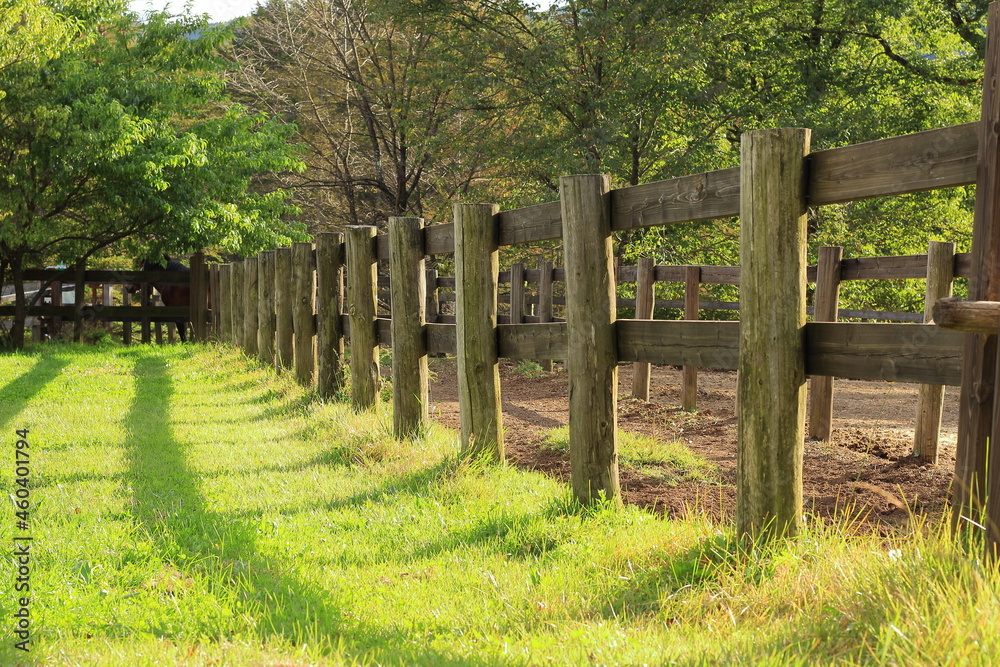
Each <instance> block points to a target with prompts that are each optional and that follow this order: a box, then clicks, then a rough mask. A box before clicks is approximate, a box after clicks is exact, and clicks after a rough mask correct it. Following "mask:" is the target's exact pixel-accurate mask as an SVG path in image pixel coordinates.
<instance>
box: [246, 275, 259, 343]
mask: <svg viewBox="0 0 1000 667" xmlns="http://www.w3.org/2000/svg"><path fill="white" fill-rule="evenodd" d="M259 292H260V285H259V284H258V282H257V258H256V257H247V258H246V259H244V260H243V327H244V329H243V351H244V352H246V354H247V356H248V357H256V356H257V313H258V303H257V302H258V301H259V299H260V294H259Z"/></svg>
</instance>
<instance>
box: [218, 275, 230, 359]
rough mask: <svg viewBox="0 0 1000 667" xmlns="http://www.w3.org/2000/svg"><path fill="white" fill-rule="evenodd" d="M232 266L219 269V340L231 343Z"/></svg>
mask: <svg viewBox="0 0 1000 667" xmlns="http://www.w3.org/2000/svg"><path fill="white" fill-rule="evenodd" d="M232 271H233V266H232V264H223V265H222V266H220V267H219V338H220V339H221V340H222V341H223V342H224V343H229V344H230V345H231V344H232V343H233V291H232V289H233V285H232Z"/></svg>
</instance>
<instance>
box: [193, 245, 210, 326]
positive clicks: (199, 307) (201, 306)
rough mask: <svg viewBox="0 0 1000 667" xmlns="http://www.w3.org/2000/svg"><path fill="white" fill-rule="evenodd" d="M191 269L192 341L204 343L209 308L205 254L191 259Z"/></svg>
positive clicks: (197, 253)
mask: <svg viewBox="0 0 1000 667" xmlns="http://www.w3.org/2000/svg"><path fill="white" fill-rule="evenodd" d="M190 269H191V273H190V276H191V284H190V290H191V328H192V329H193V331H192V332H191V338H192V340H196V341H200V342H204V341H205V339H206V338H207V336H206V331H205V320H206V317H205V316H206V312H205V311H206V310H207V307H208V274H207V271H206V270H205V253H202V252H196V253H195V254H193V255H191V258H190Z"/></svg>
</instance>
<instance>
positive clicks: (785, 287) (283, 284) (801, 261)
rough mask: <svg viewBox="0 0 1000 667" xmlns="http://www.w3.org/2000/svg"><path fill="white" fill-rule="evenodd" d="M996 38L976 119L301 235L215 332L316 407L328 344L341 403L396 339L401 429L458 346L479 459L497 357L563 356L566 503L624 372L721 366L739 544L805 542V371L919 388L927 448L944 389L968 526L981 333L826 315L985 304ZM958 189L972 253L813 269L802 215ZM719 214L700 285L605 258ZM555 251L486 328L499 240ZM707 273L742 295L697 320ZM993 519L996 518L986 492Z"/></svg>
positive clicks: (241, 278)
mask: <svg viewBox="0 0 1000 667" xmlns="http://www.w3.org/2000/svg"><path fill="white" fill-rule="evenodd" d="M998 11H1000V9H998V8H997V7H992V8H991V14H990V21H991V24H992V25H998V22H997V21H998V18H1000V15H997V14H996V12H998ZM990 33H991V36H990V41H989V50H988V53H987V72H986V84H985V86H984V100H983V114H982V120H981V121H980V122H979V123H970V124H966V125H959V126H953V127H945V128H941V129H937V130H931V131H927V132H921V133H917V134H913V135H907V136H900V137H893V138H889V139H883V140H879V141H873V142H868V143H864V144H858V145H852V146H845V147H842V148H835V149H830V150H823V151H815V152H814V151H811V150H810V147H809V142H810V132H809V130H807V129H779V130H760V131H753V132H749V133H746V134H745V135H744V136H743V139H742V148H741V165H740V167H737V168H732V169H725V170H719V171H712V172H706V173H700V174H692V175H688V176H683V177H679V178H674V179H669V180H666V181H660V182H656V183H650V184H645V185H640V186H636V187H630V188H623V189H617V190H612V189H611V188H610V187H609V179H608V177H607V176H602V175H580V176H567V177H564V178H562V179H561V181H560V200H559V201H557V202H550V203H547V204H541V205H537V206H531V207H526V208H522V209H515V210H509V211H499V210H498V208H497V207H496V206H494V205H490V204H457V205H456V206H455V207H454V216H453V217H454V219H453V222H451V223H446V224H434V225H428V226H425V225H424V222H423V220H421V219H416V218H390V220H389V224H388V234H381V235H380V234H378V233H377V231H376V229H375V228H369V227H354V228H350V229H348V230H347V233H346V234H344V235H339V234H322V235H320V236H318V237H317V238H316V242H315V249H314V248H313V246H312V245H311V244H308V243H307V244H295V245H293V247H292V248H281V249H278V250H276V251H272V252H265V253H262V254H261V255H259V257H255V258H248V259H247V260H244V261H243V262H237V263H234V264H232V265H229V266H223V267H221V269H220V276H219V284H220V290H221V291H220V315H221V317H220V319H219V333H220V337H221V338H222V339H224V340H227V341H232V342H234V343H235V344H237V345H239V346H240V347H242V348H243V349H245V350H246V351H247V353H249V354H254V355H260V356H261V358H262V359H263V360H264V362H265V363H274V364H275V365H276V367H278V368H288V369H290V370H294V373H295V375H296V377H297V378H298V379H299V381H301V382H304V383H306V382H311V381H312V378H313V375H314V374H315V375H316V377H317V386H318V389H319V391H320V392H321V393H323V394H327V395H329V394H332V393H335V392H337V391H340V390H341V389H342V388H343V385H342V382H343V369H342V365H343V364H344V356H343V349H344V344H345V341H349V345H350V348H349V349H350V355H349V360H350V361H349V364H350V376H351V383H350V387H351V389H350V391H351V400H352V401H353V402H354V404H355V406H356V407H357V408H358V409H364V408H366V407H368V406H370V405H371V404H372V403H373V402H374V401H375V400H376V396H377V388H378V381H379V378H378V373H379V367H378V346H379V344H380V343H381V344H386V345H390V346H391V348H392V364H393V368H392V384H393V403H394V426H395V430H396V433H397V435H398V436H401V437H405V436H410V435H413V434H416V433H419V431H420V429H421V425H422V424H423V422H424V421H425V420H426V419H427V365H426V363H427V355H428V354H434V353H449V354H455V355H456V356H457V363H458V374H457V375H458V377H457V382H458V394H459V402H460V406H461V408H460V411H461V414H460V422H461V431H462V434H461V440H462V446H463V448H464V449H465V450H466V451H468V452H479V453H482V454H484V455H488V456H492V457H494V458H500V457H503V453H504V446H503V435H502V434H503V431H502V428H501V416H500V397H499V392H500V389H499V381H498V373H497V361H498V359H499V358H508V359H539V360H547V359H565V360H568V370H569V394H570V399H569V400H570V404H569V413H570V414H569V433H570V459H571V464H572V486H573V491H574V494H575V495H576V497H577V498H578V499H579V500H581V501H582V502H590V501H592V500H595V499H597V498H606V499H612V500H614V499H617V498H618V497H619V494H620V488H619V483H618V467H617V451H616V447H617V442H616V430H615V423H616V413H617V412H616V411H617V398H618V397H617V384H618V383H617V368H618V365H619V364H620V363H623V362H629V363H638V364H670V365H678V366H685V367H688V368H698V367H702V368H718V369H737V370H738V371H739V373H738V378H739V379H738V398H737V403H738V410H737V414H738V422H739V426H738V461H739V463H738V483H737V529H738V532H740V533H741V534H747V535H757V534H761V533H777V534H783V533H795V532H797V531H798V530H799V527H800V522H801V520H802V519H801V516H802V490H801V488H802V487H801V484H802V480H801V470H802V451H803V444H802V443H803V440H804V438H805V435H806V434H805V416H806V415H805V411H806V400H805V399H806V378H807V376H812V377H813V378H814V379H813V387H812V391H813V401H812V404H813V410H814V414H813V415H812V418H811V419H810V424H811V428H812V429H814V433H813V434H812V435H814V436H815V437H823V436H824V433H823V431H824V429H825V428H826V429H828V428H829V426H827V425H825V422H826V423H828V421H829V420H828V419H826V420H824V415H823V414H822V411H823V410H826V409H827V407H826V406H828V404H829V401H828V400H827V399H826V396H828V395H830V394H831V392H832V390H831V388H830V380H824V379H818V378H837V377H840V378H855V379H867V380H886V381H905V382H916V383H920V384H923V385H926V386H927V388H928V390H929V391H928V393H929V395H928V396H927V397H926V399H924V403H923V404H922V408H921V410H920V412H921V417H920V420H921V423H922V424H924V426H923V427H918V429H917V430H918V432H923V433H924V437H926V433H927V432H928V431H933V430H934V423H935V421H934V420H935V413H937V415H939V414H940V407H939V405H940V395H939V394H938V396H937V397H936V398H935V396H934V393H935V392H934V390H935V389H936V388H939V387H941V386H942V385H960V386H962V388H963V389H962V398H961V402H962V417H961V424H960V427H959V436H958V453H957V462H956V482H955V485H954V494H955V504H956V505H957V507H958V508H959V510H960V512H962V513H965V514H966V515H967V516H969V517H970V518H973V519H979V518H981V517H980V512H981V510H982V509H983V508H984V507H985V505H984V503H986V502H989V501H988V500H987V494H986V490H987V488H988V486H993V488H996V486H997V485H998V484H1000V475H997V474H996V473H994V480H993V481H992V484H990V483H989V481H988V480H987V479H986V476H985V475H986V469H987V468H986V461H987V441H988V436H989V433H990V430H991V428H992V421H993V420H992V412H993V377H994V375H995V373H996V368H995V366H996V353H995V349H996V337H995V336H987V335H983V334H965V333H960V332H957V331H952V330H947V329H943V328H941V327H938V326H936V325H934V324H932V323H926V322H920V323H883V322H879V323H871V322H868V323H863V322H838V321H836V320H837V319H838V317H837V316H838V315H839V313H838V312H837V311H838V307H837V288H838V285H839V284H840V282H842V281H844V280H850V279H858V278H861V277H865V278H872V277H893V278H901V277H924V278H927V277H928V276H929V277H930V280H929V287H928V295H927V310H926V311H925V312H928V313H929V312H930V309H931V308H932V307H933V303H934V302H935V301H936V300H937V299H938V298H939V297H942V296H946V295H947V294H948V291H949V289H950V284H951V281H952V280H953V279H954V277H956V276H965V277H969V278H970V298H971V299H973V300H981V299H988V298H993V299H996V296H995V293H997V292H998V291H1000V275H997V274H998V272H1000V263H998V262H997V259H998V258H997V254H1000V251H998V248H1000V234H998V233H997V232H998V231H1000V230H997V229H996V226H997V225H998V224H1000V216H998V215H997V213H998V211H996V208H997V207H998V206H1000V203H998V198H997V196H996V193H997V190H998V180H1000V174H998V169H997V167H998V165H997V160H998V157H1000V152H998V150H997V147H998V139H1000V136H998V133H1000V123H998V121H1000V99H997V97H996V94H995V92H994V89H995V87H996V84H995V83H994V79H995V78H996V77H997V71H998V68H997V62H998V60H1000V51H998V50H997V46H998V45H997V43H996V39H995V38H994V35H995V34H996V33H997V31H990ZM972 183H976V184H977V186H978V187H977V205H976V215H975V222H974V229H975V231H974V241H973V247H972V252H971V253H970V254H968V255H955V254H954V248H953V247H949V246H948V245H947V244H934V245H932V246H931V247H930V248H929V253H928V256H921V257H919V258H917V257H906V258H877V259H869V260H864V259H848V260H844V259H843V258H842V256H841V255H842V253H841V252H840V251H839V250H838V249H836V248H824V249H822V251H821V253H820V258H819V265H818V266H817V267H815V274H814V277H813V276H812V275H810V274H811V269H810V267H807V266H806V262H805V258H806V247H807V229H806V209H807V207H808V206H818V205H823V204H833V203H840V202H848V201H854V200H859V199H865V198H871V197H885V196H892V195H898V194H904V193H910V192H917V191H923V190H931V189H937V188H947V187H955V186H962V185H968V184H972ZM732 216H739V218H740V234H741V237H740V267H739V268H735V267H725V268H724V269H719V268H716V269H714V271H715V273H714V275H713V269H712V268H710V267H650V266H649V262H643V263H640V266H638V267H634V268H633V267H618V268H616V267H615V266H614V261H613V257H612V251H611V250H612V246H611V238H612V233H613V232H615V231H624V230H631V229H640V228H647V227H655V226H661V225H670V224H680V223H685V222H690V221H703V220H712V219H717V218H726V217H732ZM552 239H561V241H562V249H563V253H564V257H565V266H564V267H562V268H561V269H556V268H554V267H549V266H541V267H539V268H537V269H536V268H525V267H513V268H512V269H511V271H510V279H511V288H510V290H509V292H508V294H509V297H508V298H509V301H510V303H511V304H512V308H511V309H510V310H509V311H508V312H509V315H508V317H507V318H505V319H506V321H503V320H501V319H500V316H499V307H498V302H499V288H498V283H499V279H500V275H499V266H498V248H499V247H500V246H509V245H522V244H531V243H534V242H539V241H548V240H552ZM448 253H453V254H454V264H455V272H456V275H455V277H454V278H453V280H454V284H453V285H454V287H453V289H454V306H455V308H454V323H451V322H450V321H446V320H445V319H444V318H442V317H440V315H437V312H438V307H439V305H440V303H441V295H440V293H439V290H440V289H441V288H444V287H451V285H450V284H449V280H450V279H448V278H442V277H438V276H435V275H433V274H431V275H430V276H429V275H428V272H427V271H426V268H425V265H424V260H425V257H427V256H430V255H442V254H448ZM379 262H384V263H387V264H388V267H389V268H388V274H389V275H388V280H387V281H383V282H384V283H385V282H387V283H388V288H389V310H390V311H391V318H390V317H385V316H384V314H385V313H384V312H382V313H380V307H379V298H378V294H379V293H378V288H379V279H378V275H377V270H376V266H377V265H378V264H379ZM633 271H634V273H633ZM650 274H652V275H650ZM723 275H724V276H725V279H726V280H728V281H730V283H731V284H738V285H739V295H740V305H739V321H738V322H736V321H712V320H700V319H696V318H697V316H698V311H697V309H696V308H695V307H694V305H693V303H691V302H693V300H694V298H695V297H694V295H695V294H696V292H697V290H696V287H697V286H698V285H699V284H700V283H707V282H710V281H712V280H715V279H720V278H721V277H722V276H723ZM272 276H273V277H272ZM342 276H343V278H342ZM505 277H506V276H505ZM560 278H561V279H562V280H563V281H564V284H565V320H566V321H564V322H563V321H556V320H555V316H554V313H553V312H552V311H553V308H552V306H550V305H549V303H548V302H547V301H548V294H549V292H550V291H551V285H552V282H553V281H554V280H558V279H560ZM655 278H660V279H663V280H667V279H671V280H678V281H684V282H685V285H687V286H689V290H687V293H689V294H690V295H691V296H690V298H689V299H688V300H687V301H689V303H686V304H685V306H687V308H686V318H687V319H684V320H670V321H668V320H652V319H644V318H648V317H649V312H650V310H651V308H650V305H649V298H648V291H646V292H644V290H642V289H640V290H639V292H638V295H639V299H638V301H640V302H641V303H637V304H636V310H637V311H639V316H638V317H637V318H635V319H618V318H617V308H618V306H619V303H618V297H617V292H616V284H617V283H620V282H624V281H626V280H629V279H634V280H636V281H641V282H643V283H644V284H645V283H648V282H650V280H651V279H655ZM533 279H534V280H533ZM811 279H814V280H815V281H816V285H817V287H816V290H815V291H816V295H815V299H814V309H815V310H814V315H813V318H812V321H807V283H808V282H809V281H810V280H811ZM535 281H537V282H536V284H537V286H538V287H537V288H536V290H535V297H534V301H535V308H534V310H533V311H531V313H530V314H528V313H527V312H526V310H525V308H524V305H523V304H524V303H525V302H526V300H528V299H526V296H525V285H526V283H528V282H535ZM272 285H273V287H272ZM383 286H384V285H383ZM435 295H437V297H436V298H435ZM272 299H273V301H272ZM253 304H256V305H257V307H256V308H254V305H253ZM272 304H273V305H272ZM314 304H315V305H314ZM699 305H701V304H699ZM713 305H718V304H713ZM272 313H273V315H272ZM436 315H437V316H436ZM912 315H913V314H911V316H912ZM859 316H860V317H865V316H864V315H859ZM272 318H273V319H272ZM914 319H915V318H914ZM921 319H923V318H921ZM272 321H273V323H274V324H273V333H272V324H271V323H272ZM314 340H315V348H316V351H315V353H314V351H313V348H314ZM641 390H642V387H641V386H640V387H638V391H639V392H641ZM817 398H818V399H819V400H817ZM817 411H820V412H817ZM938 418H939V417H938ZM918 448H920V445H918ZM928 448H929V447H928ZM921 455H926V453H925V452H924V451H923V450H921ZM991 469H992V470H994V471H998V470H1000V465H995V466H992V468H991ZM988 509H989V511H990V513H995V512H997V511H998V510H1000V502H997V501H994V502H991V503H990V505H989V508H988ZM969 511H972V512H975V513H976V514H975V516H971V515H969V514H968V512H969ZM987 524H989V522H988V521H987ZM991 536H992V537H995V533H992V535H991Z"/></svg>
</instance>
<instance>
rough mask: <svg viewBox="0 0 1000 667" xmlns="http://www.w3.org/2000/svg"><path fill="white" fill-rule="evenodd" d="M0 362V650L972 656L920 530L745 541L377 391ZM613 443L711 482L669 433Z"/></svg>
mask: <svg viewBox="0 0 1000 667" xmlns="http://www.w3.org/2000/svg"><path fill="white" fill-rule="evenodd" d="M0 378H3V379H2V380H0V420H2V422H3V425H4V426H5V428H6V429H7V433H8V434H9V437H8V439H7V441H8V442H9V443H11V444H12V443H13V440H14V438H13V432H14V429H16V428H30V430H31V433H30V436H31V437H30V439H31V442H32V450H31V451H32V457H33V458H32V478H33V482H34V488H33V490H32V501H33V502H34V504H35V505H34V507H33V509H32V522H31V525H32V529H31V534H32V536H33V537H34V543H33V556H34V558H35V560H34V562H33V569H32V580H31V583H32V607H31V609H32V614H33V638H34V641H35V645H34V648H33V651H32V652H31V653H30V654H28V655H27V656H25V655H24V654H22V653H21V652H18V651H15V650H14V649H13V648H12V643H13V639H12V638H11V637H10V635H9V633H4V634H3V635H2V637H3V644H2V645H0V664H14V663H15V662H16V661H21V662H23V663H25V664H32V663H38V664H60V665H76V664H103V665H125V664H128V665H153V664H158V665H173V664H194V665H198V664H212V665H245V664H251V665H253V664H262V665H305V664H428V665H431V664H433V665H438V664H471V665H535V664H549V663H552V664H628V665H632V664H708V663H711V662H713V661H715V662H718V663H722V664H728V663H748V664H773V665H785V664H797V663H798V664H899V665H902V664H906V665H913V664H917V665H943V664H982V665H992V664H995V663H996V662H997V661H998V659H1000V650H998V649H1000V646H998V645H1000V585H998V582H1000V577H998V574H997V572H996V570H995V568H994V567H993V566H992V565H989V564H987V563H985V562H982V561H981V560H979V559H978V558H977V556H976V554H978V553H979V549H978V547H975V546H973V547H970V550H971V551H970V552H969V553H967V552H966V551H964V550H963V548H961V547H959V546H956V545H954V544H953V543H952V541H951V540H950V538H949V537H948V534H947V532H946V531H944V530H943V529H938V528H937V527H934V526H929V527H922V528H920V529H918V530H916V531H915V532H914V534H913V535H912V536H910V537H908V538H905V539H902V538H899V539H896V540H894V541H885V540H884V539H880V538H878V537H875V536H870V535H857V534H856V531H854V530H853V529H852V526H851V525H850V523H848V522H847V521H844V522H843V523H841V524H837V525H832V526H831V525H824V524H822V523H818V522H816V521H814V520H812V519H810V520H809V521H808V522H807V529H806V532H805V534H804V535H802V536H801V537H799V538H798V539H795V540H792V541H788V542H782V543H778V544H775V545H773V546H770V547H757V548H745V547H742V546H740V545H739V544H738V543H737V542H736V541H735V540H734V538H733V534H732V530H731V527H730V526H729V525H725V524H717V523H714V522H713V521H711V520H710V519H708V518H705V517H700V516H698V515H697V514H695V515H692V516H691V517H690V518H688V519H686V520H683V521H676V520H667V519H663V518H661V517H659V516H657V515H654V514H652V513H649V512H645V511H642V510H639V509H636V508H634V507H625V508H615V507H610V506H609V507H602V506H599V507H595V508H590V509H581V508H579V507H577V506H576V505H575V504H574V503H573V502H572V501H571V499H570V497H569V494H568V492H567V490H566V489H565V488H564V486H563V485H561V484H560V483H558V482H556V481H554V480H552V479H550V478H547V477H545V476H542V475H540V474H537V473H532V472H526V471H522V470H518V469H515V468H512V467H507V466H500V467H490V466H486V465H482V464H479V463H476V462H469V461H463V460H461V459H460V458H458V456H457V449H458V447H457V442H456V435H455V434H454V433H453V432H451V431H448V430H445V429H441V428H437V427H434V428H432V429H431V430H430V433H429V434H428V436H427V437H426V438H425V439H423V440H418V441H405V442H400V441H396V440H393V438H392V436H391V433H392V428H391V415H390V413H389V410H388V407H387V406H386V405H384V404H383V405H380V406H379V408H378V409H377V410H376V411H374V412H372V413H364V414H355V413H354V412H353V411H352V410H351V409H350V408H349V407H348V406H346V405H343V404H339V403H329V404H324V403H322V402H321V401H319V400H317V398H316V397H315V396H314V395H313V394H311V393H310V392H307V391H304V390H302V389H300V388H298V387H296V386H295V385H294V383H293V382H292V381H291V378H290V377H288V376H287V375H285V376H281V377H276V376H275V375H274V374H273V372H272V371H271V370H270V369H265V368H262V367H260V366H259V365H258V364H257V363H256V362H253V361H247V360H245V359H243V358H242V356H241V355H239V354H238V353H236V352H234V351H232V350H230V349H228V348H215V347H207V346H205V347H202V346H186V347H182V346H174V347H165V348H155V347H144V346H140V347H134V348H121V347H114V346H106V347H99V348H82V347H75V346H49V347H45V348H36V349H34V350H29V352H27V353H22V354H7V355H4V356H0ZM559 437H560V436H559V434H558V432H557V433H556V434H555V435H554V436H553V440H552V442H553V443H554V444H553V445H552V446H555V447H558V446H559ZM621 449H622V458H623V460H627V461H631V462H633V464H635V465H642V466H649V467H650V468H651V469H652V468H656V469H659V470H674V471H676V472H675V474H676V476H677V477H678V478H679V479H680V478H690V479H703V478H704V479H711V476H712V474H713V469H712V467H711V466H710V464H708V463H707V462H705V461H704V460H702V459H698V458H697V457H694V455H693V454H691V453H690V452H689V451H688V450H687V449H686V448H684V447H683V446H682V445H680V444H678V443H674V444H670V443H658V442H656V441H651V440H648V439H641V438H634V437H633V436H631V435H629V434H623V437H622V447H621ZM8 451H11V450H10V449H9V450H8ZM9 460H10V459H9ZM0 475H2V476H0V479H2V483H0V484H2V489H3V490H4V493H10V492H11V491H12V490H13V487H12V476H13V467H12V464H10V465H8V468H7V471H6V472H2V473H0ZM13 534H14V526H13V516H12V512H9V513H8V515H7V517H6V518H4V519H3V520H0V539H2V540H3V543H4V544H6V545H9V544H11V543H12V542H11V540H12V537H13ZM970 554H971V555H970ZM6 562H7V563H9V560H7V561H6ZM7 567H8V568H9V565H8V566H7ZM11 572H12V571H11V570H10V569H8V571H7V572H6V573H3V574H0V600H2V604H3V609H4V616H5V618H8V619H9V613H8V612H7V611H6V610H8V609H9V608H10V606H11V605H12V604H13V600H14V595H15V594H14V592H13V590H12V589H13V576H12V574H11Z"/></svg>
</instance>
